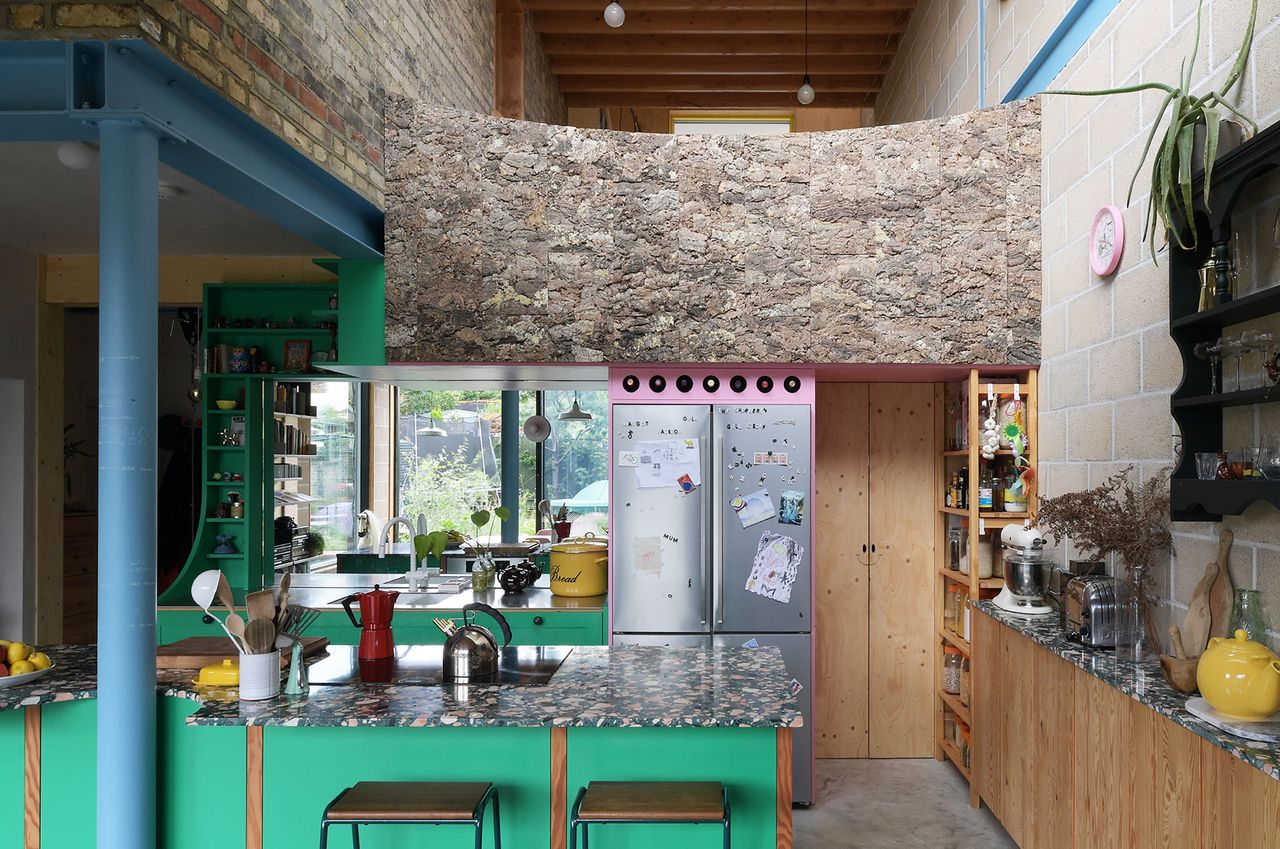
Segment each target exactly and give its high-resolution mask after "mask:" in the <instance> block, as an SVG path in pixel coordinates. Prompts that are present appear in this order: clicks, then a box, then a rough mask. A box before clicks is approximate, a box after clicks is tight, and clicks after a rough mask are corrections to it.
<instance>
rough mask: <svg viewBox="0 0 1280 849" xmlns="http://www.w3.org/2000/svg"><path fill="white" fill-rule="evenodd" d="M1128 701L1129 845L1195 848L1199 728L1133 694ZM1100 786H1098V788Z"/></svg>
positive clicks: (1197, 836) (1156, 848) (1149, 848)
mask: <svg viewBox="0 0 1280 849" xmlns="http://www.w3.org/2000/svg"><path fill="white" fill-rule="evenodd" d="M1121 698H1122V699H1124V701H1125V702H1127V704H1126V705H1125V706H1124V709H1125V710H1126V711H1127V714H1128V716H1127V719H1128V739H1129V741H1130V750H1129V771H1128V779H1127V781H1125V782H1124V784H1123V785H1122V786H1123V787H1124V788H1125V789H1126V791H1127V792H1126V796H1125V801H1126V804H1127V808H1126V809H1124V810H1122V818H1123V820H1124V821H1125V822H1127V823H1128V825H1129V834H1128V840H1127V842H1126V845H1127V846H1130V847H1133V849H1182V847H1185V849H1195V847H1198V846H1200V839H1201V828H1200V826H1201V823H1200V813H1201V812H1200V807H1201V802H1200V796H1199V791H1201V790H1203V789H1206V788H1204V785H1203V784H1202V782H1201V780H1200V748H1199V745H1198V742H1197V741H1198V739H1199V738H1197V737H1196V735H1195V734H1193V733H1191V732H1190V731H1188V730H1187V729H1185V728H1183V727H1182V726H1180V725H1177V724H1176V723H1173V722H1170V721H1168V720H1167V719H1165V718H1164V717H1162V716H1160V715H1159V714H1157V713H1156V712H1155V711H1153V710H1151V708H1149V707H1147V706H1146V705H1144V704H1142V703H1140V702H1137V701H1135V700H1133V699H1127V698H1124V697H1121ZM1095 792H1096V791H1095Z"/></svg>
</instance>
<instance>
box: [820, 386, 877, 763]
mask: <svg viewBox="0 0 1280 849" xmlns="http://www.w3.org/2000/svg"><path fill="white" fill-rule="evenodd" d="M815 427H816V430H817V434H816V435H817V442H816V445H815V446H814V450H815V455H816V459H815V465H814V471H815V473H816V481H815V492H814V505H813V520H814V536H815V549H814V551H815V554H816V557H815V558H814V573H815V587H816V593H817V606H816V608H815V612H814V615H815V617H816V622H815V623H814V631H815V642H816V643H817V645H816V646H815V653H816V656H817V660H816V665H817V677H816V678H815V681H814V702H815V704H814V750H815V753H816V755H817V756H818V757H820V758H865V757H867V753H868V744H867V565H866V564H867V561H866V555H865V554H863V551H862V547H863V545H864V544H866V543H867V542H868V539H867V509H868V508H867V498H868V492H867V385H866V384H865V383H821V384H819V385H818V397H817V415H816V420H815Z"/></svg>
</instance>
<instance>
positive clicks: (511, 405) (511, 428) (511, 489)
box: [502, 390, 521, 542]
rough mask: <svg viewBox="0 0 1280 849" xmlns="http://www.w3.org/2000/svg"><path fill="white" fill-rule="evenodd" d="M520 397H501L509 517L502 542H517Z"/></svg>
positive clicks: (509, 392) (508, 394) (507, 394)
mask: <svg viewBox="0 0 1280 849" xmlns="http://www.w3.org/2000/svg"><path fill="white" fill-rule="evenodd" d="M520 434H521V429H520V393H519V392H518V391H515V390H503V393H502V506H503V507H506V508H507V509H508V510H510V511H511V515H510V516H508V517H507V520H506V521H505V522H503V523H502V541H503V542H515V541H516V540H518V539H519V538H520Z"/></svg>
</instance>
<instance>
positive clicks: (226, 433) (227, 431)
mask: <svg viewBox="0 0 1280 849" xmlns="http://www.w3.org/2000/svg"><path fill="white" fill-rule="evenodd" d="M218 436H219V437H221V439H222V444H223V445H239V444H240V441H239V438H238V436H237V434H236V432H235V431H234V430H232V429H231V428H229V427H224V428H223V429H222V430H220V431H218Z"/></svg>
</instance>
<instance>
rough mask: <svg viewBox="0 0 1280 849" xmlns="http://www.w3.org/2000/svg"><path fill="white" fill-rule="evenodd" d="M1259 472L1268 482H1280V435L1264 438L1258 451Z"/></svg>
mask: <svg viewBox="0 0 1280 849" xmlns="http://www.w3.org/2000/svg"><path fill="white" fill-rule="evenodd" d="M1258 471H1260V472H1262V476H1263V477H1264V478H1266V479H1267V480H1273V481H1274V480H1280V433H1278V434H1275V435H1273V436H1266V437H1263V439H1262V447H1261V448H1260V449H1258Z"/></svg>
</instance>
